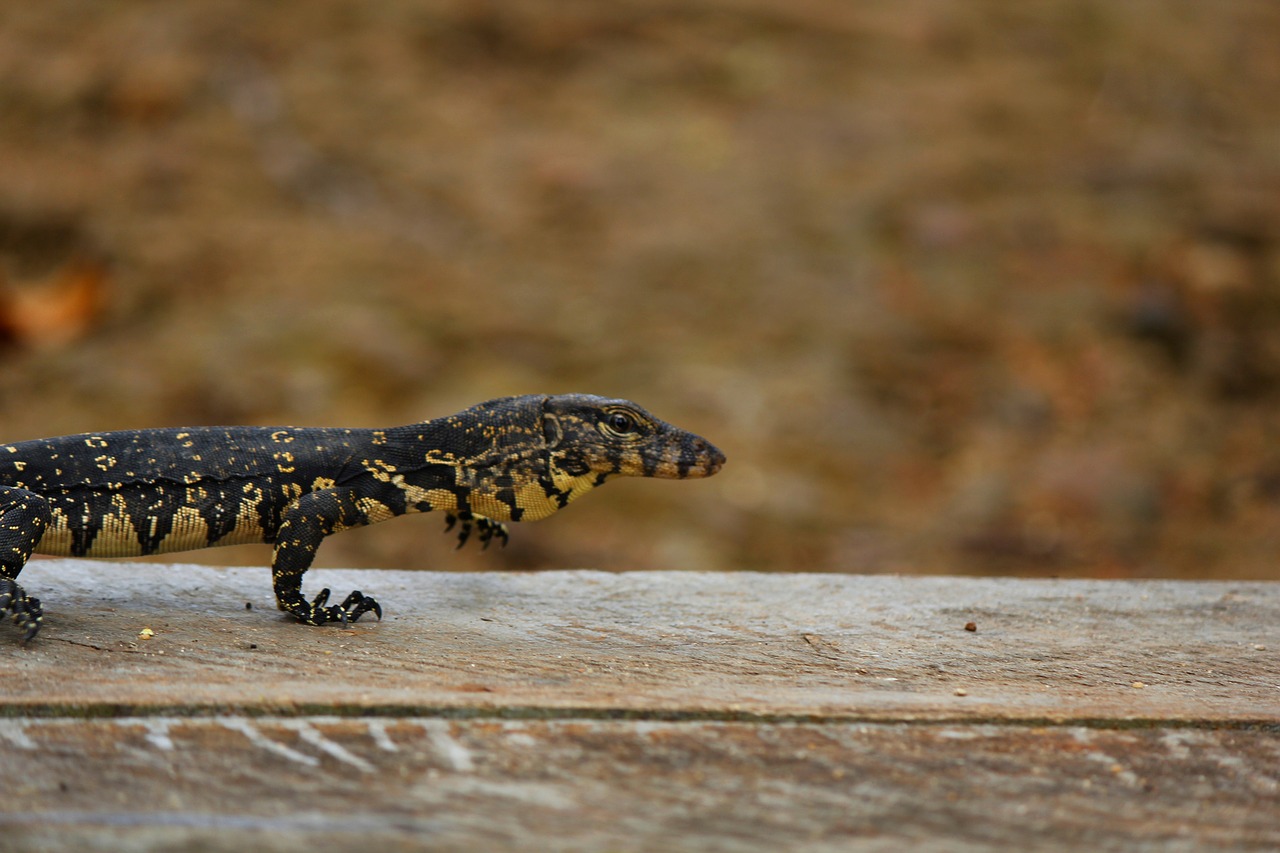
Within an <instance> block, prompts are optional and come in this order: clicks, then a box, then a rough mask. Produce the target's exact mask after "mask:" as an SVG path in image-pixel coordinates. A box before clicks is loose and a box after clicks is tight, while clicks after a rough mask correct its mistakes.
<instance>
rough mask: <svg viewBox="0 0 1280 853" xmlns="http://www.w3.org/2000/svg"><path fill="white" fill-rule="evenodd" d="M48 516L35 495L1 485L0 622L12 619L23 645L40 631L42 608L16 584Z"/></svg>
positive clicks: (42, 616) (46, 523)
mask: <svg viewBox="0 0 1280 853" xmlns="http://www.w3.org/2000/svg"><path fill="white" fill-rule="evenodd" d="M49 515H50V513H49V504H48V503H47V502H46V501H45V499H44V498H42V497H41V496H40V495H38V494H36V493H35V492H29V491H27V490H26V489H20V488H17V487H15V486H0V619H3V618H4V617H6V616H7V617H10V618H11V619H13V622H14V624H15V625H17V626H18V627H19V628H21V629H22V630H23V631H24V633H23V636H22V639H23V642H26V641H28V640H30V639H31V638H32V637H34V636H35V635H36V632H38V631H39V630H40V621H41V619H43V618H44V609H43V608H41V607H40V599H38V598H35V597H33V596H30V595H27V593H26V590H24V589H23V588H22V587H21V586H19V585H18V581H17V578H18V573H19V572H21V571H22V567H23V566H25V565H26V564H27V558H29V557H30V556H31V552H32V551H34V550H35V548H36V546H37V545H39V544H40V539H41V538H42V537H43V536H44V531H45V528H47V527H48V526H49Z"/></svg>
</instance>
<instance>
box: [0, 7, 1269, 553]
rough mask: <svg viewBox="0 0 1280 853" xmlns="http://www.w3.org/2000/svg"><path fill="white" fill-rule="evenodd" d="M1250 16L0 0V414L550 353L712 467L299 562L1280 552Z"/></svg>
mask: <svg viewBox="0 0 1280 853" xmlns="http://www.w3.org/2000/svg"><path fill="white" fill-rule="evenodd" d="M1277 45H1280V6H1278V5H1276V4H1275V3H1271V2H1264V0H1258V2H1248V0H1226V2H1221V3H1201V2H1191V1H1190V0H1159V2H1155V0H1128V2H1124V3H1117V2H1111V0H1094V2H1088V0H1085V1H1084V2H1047V0H1028V2H1023V3H1017V4H1011V3H1005V2H986V1H985V0H971V2H967V3H955V2H942V0H892V2H880V1H879V0H871V2H862V3H849V2H846V0H682V2H679V3H655V2H652V0H644V2H641V1H640V0H613V2H608V3H602V2H598V0H591V2H579V0H503V2H494V3H487V2H421V3H409V2H397V1H396V0H388V1H387V2H378V3H369V2H357V0H309V2H306V3H302V2H279V3H258V2H250V0H216V2H215V0H186V2H183V3H155V2H132V3H130V2H125V3H100V2H89V0H50V2H43V3H6V4H4V5H3V8H2V9H0V340H2V341H3V344H2V346H0V436H2V437H3V440H5V441H16V440H21V439H27V438H35V437H42V436H46V435H54V434H62V433H70V432H81V431H87V430H104V429H113V428H134V427H147V426H173V425H193V424H230V423H243V424H263V425H269V424H297V425H329V426H332V425H341V426H389V425H393V424H398V423H408V422H413V421H418V420H424V419H427V418H430V417H436V416H440V415H444V414H448V413H451V412H453V411H456V410H458V409H461V408H463V407H465V406H468V405H470V404H472V403H475V402H479V401H481V400H484V399H488V398H490V397H494V396H499V395H504V394H517V393H531V392H544V391H545V392H563V391H586V392H591V393H599V394H606V395H616V396H623V397H629V398H632V399H634V400H636V401H638V402H640V403H641V404H642V405H645V406H647V407H648V408H650V409H651V410H653V411H654V412H655V413H656V414H658V415H659V416H660V417H663V418H665V419H667V420H670V421H672V422H674V423H677V424H679V425H681V426H684V427H687V428H689V429H692V430H694V431H697V432H700V433H701V434H703V435H705V436H707V437H708V438H710V439H711V440H712V441H714V442H715V443H717V444H718V445H719V446H720V447H721V448H723V449H724V450H725V452H726V453H727V455H728V458H729V462H728V464H727V466H726V467H725V469H724V471H723V472H722V473H721V474H720V475H719V476H717V477H715V478H714V479H711V480H706V481H699V482H689V483H671V482H651V481H629V482H624V483H618V484H611V485H610V486H609V487H608V488H606V489H604V490H602V491H601V492H599V493H597V494H595V495H593V496H592V497H591V498H589V499H587V500H584V501H582V502H581V503H579V504H575V505H574V507H573V508H572V509H571V510H570V511H569V512H567V513H564V514H562V515H559V516H556V517H554V518H552V519H550V520H548V521H544V522H541V523H539V524H527V525H517V526H516V527H515V528H514V529H513V535H512V540H511V545H510V547H509V548H507V549H506V550H505V551H497V550H490V551H488V552H483V553H482V552H480V551H479V550H478V549H476V548H474V547H469V548H467V549H465V550H464V551H462V552H458V553H456V554H455V553H453V551H452V546H453V539H452V537H447V536H444V535H442V534H441V528H442V527H443V519H442V518H436V517H432V516H422V517H417V518H414V519H409V520H400V521H397V522H396V523H395V524H390V525H381V526H378V527H374V528H370V529H366V530H360V531H353V532H349V533H344V534H343V535H342V536H339V537H335V538H334V539H331V540H329V541H328V542H327V543H326V545H325V547H324V548H323V549H321V552H320V558H319V564H320V565H326V566H369V567H375V566H380V567H407V568H432V569H526V568H529V569H533V568H577V567H593V568H601V569H607V570H622V569H701V570H728V569H750V570H770V571H772V570H777V571H819V572H828V571H838V572H929V573H941V572H958V573H976V574H1019V575H1064V576H1066V575H1074V576H1101V577H1113V576H1164V577H1211V576H1212V577H1235V578H1255V577H1256V578H1262V577H1275V576H1276V575H1277V568H1276V565H1277V559H1280V49H1277ZM177 559H186V560H191V559H196V560H200V561H205V560H211V561H223V562H226V561H230V562H237V563H260V564H265V562H266V561H267V559H268V554H267V552H266V550H265V549H263V548H261V547H258V548H232V549H221V550H218V551H207V552H203V553H202V554H199V555H178V556H177Z"/></svg>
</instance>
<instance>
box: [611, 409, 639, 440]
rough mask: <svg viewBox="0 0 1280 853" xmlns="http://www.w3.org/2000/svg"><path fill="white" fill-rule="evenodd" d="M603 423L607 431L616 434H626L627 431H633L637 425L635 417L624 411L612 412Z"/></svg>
mask: <svg viewBox="0 0 1280 853" xmlns="http://www.w3.org/2000/svg"><path fill="white" fill-rule="evenodd" d="M605 425H606V426H608V428H609V432H612V433H616V434H618V435H626V434H628V433H632V432H635V431H636V430H637V429H638V427H639V424H637V423H636V419H635V418H633V417H632V416H631V415H628V414H627V413H626V412H613V413H612V414H610V415H609V417H608V418H607V419H606V420H605Z"/></svg>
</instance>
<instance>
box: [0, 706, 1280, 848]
mask: <svg viewBox="0 0 1280 853" xmlns="http://www.w3.org/2000/svg"><path fill="white" fill-rule="evenodd" d="M0 738H3V739H4V740H5V741H6V747H7V748H6V758H5V772H4V777H3V778H4V780H5V781H4V790H5V793H4V799H3V804H2V805H0V849H5V850H13V849H29V850H84V851H94V850H111V851H122V850H126V851H127V850H162V849H191V848H195V849H200V850H210V851H228V853H232V851H243V850H255V851H257V850H308V851H330V850H332V851H340V850H351V849H371V850H372V849H376V850H408V849H424V848H426V849H432V850H717V851H757V850H759V851H775V850H809V851H823V850H885V851H889V850H949V851H966V850H989V849H992V848H1000V847H1007V848H1009V849H1014V850H1020V851H1022V850H1045V849H1064V850H1081V849H1093V850H1152V851H1156V850H1159V851H1168V850H1191V849H1215V850H1224V849H1225V850H1229V849H1254V850H1265V849H1272V850H1274V849H1277V848H1280V821H1277V819H1276V803H1277V797H1278V796H1280V792H1278V791H1277V785H1276V778H1277V764H1278V763H1280V736H1277V733H1276V732H1275V731H1271V732H1263V731H1257V730H1245V731H1239V730H1218V731H1212V730H1210V731H1203V730H1190V729H1173V728H1166V727H1157V728H1142V729H1125V730H1115V729H1093V728H1083V727H1077V726H1060V727H1051V728H1035V727H1020V726H1007V725H972V724H956V723H946V724H940V725H911V726H905V725H901V724H880V723H870V724H868V723H851V724H832V723H816V724H776V723H773V724H771V723H714V722H688V723H684V722H677V723H667V722H633V721H619V720H514V721H511V720H505V721H504V720H438V719H436V720H433V719H421V718H412V719H411V718H394V719H383V718H375V719H371V720H366V719H359V720H358V719H349V718H346V719H338V718H307V717H303V718H287V719H282V718H252V719H251V718H245V717H231V718H199V719H189V718H172V717H169V718H154V717H149V718H133V719H120V720H78V721H68V720H36V721H30V720H26V721H18V720H4V721H0Z"/></svg>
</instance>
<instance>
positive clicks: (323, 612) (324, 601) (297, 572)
mask: <svg viewBox="0 0 1280 853" xmlns="http://www.w3.org/2000/svg"><path fill="white" fill-rule="evenodd" d="M368 523H369V519H368V518H367V517H366V516H365V514H364V513H363V512H361V511H360V508H359V507H358V506H357V505H356V502H355V497H354V495H353V494H352V493H351V492H349V491H340V490H337V489H324V490H322V491H318V492H308V493H307V494H305V495H303V496H302V497H300V498H298V500H296V501H294V502H293V504H292V505H291V506H290V507H289V508H288V509H287V510H285V513H284V517H283V518H282V519H281V522H280V527H279V529H278V530H277V531H276V538H275V543H276V547H275V554H274V557H273V559H272V561H271V579H272V582H273V586H274V588H275V593H276V606H277V607H279V608H280V609H281V610H284V611H286V612H288V613H291V614H293V616H295V617H296V618H297V619H298V621H299V622H303V623H305V624H307V625H323V624H325V623H327V622H340V623H342V624H343V625H345V624H346V623H348V622H355V621H356V620H357V619H359V618H360V617H361V616H363V615H364V614H365V613H368V612H369V611H371V610H372V611H373V612H374V613H376V614H377V615H378V618H379V619H381V618H382V608H381V607H380V606H379V605H378V602H377V601H375V600H374V599H372V598H370V597H369V596H367V595H365V594H364V593H362V592H360V591H359V590H356V591H354V592H352V593H351V594H350V595H348V596H347V597H346V598H345V599H344V600H343V602H342V603H341V604H338V605H329V606H326V605H328V602H329V590H328V589H322V590H320V594H319V595H317V596H316V597H315V599H313V600H312V601H307V600H306V599H305V598H303V597H302V575H303V573H304V572H306V570H307V569H308V568H310V566H311V562H312V560H314V559H315V556H316V549H317V548H319V547H320V543H321V542H322V541H323V540H324V537H326V536H328V535H329V534H330V533H336V532H338V531H339V530H346V529H348V528H350V527H359V526H361V525H364V524H368Z"/></svg>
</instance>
